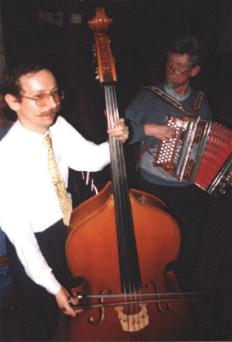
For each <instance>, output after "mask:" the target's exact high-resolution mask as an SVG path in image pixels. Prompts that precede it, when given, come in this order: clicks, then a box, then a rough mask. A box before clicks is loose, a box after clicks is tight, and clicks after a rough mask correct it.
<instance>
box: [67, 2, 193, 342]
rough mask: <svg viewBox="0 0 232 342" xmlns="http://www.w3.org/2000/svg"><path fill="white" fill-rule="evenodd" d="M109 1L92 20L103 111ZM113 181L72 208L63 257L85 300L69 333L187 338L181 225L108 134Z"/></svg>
mask: <svg viewBox="0 0 232 342" xmlns="http://www.w3.org/2000/svg"><path fill="white" fill-rule="evenodd" d="M111 21H112V20H111V18H109V17H108V16H107V15H106V13H105V10H104V8H102V7H100V8H97V11H96V16H95V17H94V18H93V19H92V20H90V21H89V25H90V27H91V28H92V30H93V32H94V37H95V44H96V53H97V58H98V73H99V78H100V82H101V83H102V84H103V86H104V94H105V104H106V117H107V123H108V126H109V127H112V125H113V124H114V122H115V120H116V119H117V118H118V117H119V113H118V108H117V99H116V90H115V84H116V81H117V77H116V68H115V63H114V57H113V54H112V51H111V48H110V39H109V37H108V36H107V34H106V31H107V29H108V27H109V25H110V24H111ZM109 145H110V153H111V172H112V181H111V182H109V183H107V185H106V186H105V187H104V188H103V190H102V191H100V193H99V194H97V195H95V196H93V197H91V198H90V199H88V200H87V201H85V202H83V203H82V204H80V205H79V206H78V207H76V208H75V209H74V210H73V213H72V217H71V221H70V227H69V234H68V239H67V242H66V257H67V262H68V266H69V268H70V271H71V273H72V275H73V276H82V277H83V278H84V279H86V282H85V283H84V285H83V289H82V290H83V294H81V295H80V296H79V298H80V304H81V307H82V308H83V312H81V313H80V314H79V315H78V316H77V317H75V318H73V319H72V320H71V322H70V326H69V340H71V341H94V340H98V341H111V340H114V341H125V340H131V341H136V340H139V341H145V340H147V341H148V340H152V341H154V340H159V341H160V340H179V339H182V340H183V339H188V333H189V322H190V320H189V317H190V316H189V308H188V303H187V302H186V300H185V299H184V298H183V296H182V295H181V293H180V289H179V285H178V282H177V279H176V277H175V274H174V272H173V271H172V270H171V268H170V267H169V265H170V264H171V262H173V261H175V260H176V258H177V256H178V253H179V248H180V231H179V227H178V225H177V223H176V221H175V220H174V219H173V218H172V217H171V216H170V215H169V214H168V212H167V210H166V207H165V204H164V203H163V202H162V201H161V200H160V199H158V198H156V197H155V196H153V195H150V194H147V193H144V192H142V191H139V190H136V189H131V190H129V189H128V185H127V177H126V166H125V160H124V155H123V145H122V143H121V142H120V141H118V140H115V139H114V138H113V137H110V138H109Z"/></svg>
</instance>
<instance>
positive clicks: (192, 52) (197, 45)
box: [167, 34, 204, 66]
mask: <svg viewBox="0 0 232 342" xmlns="http://www.w3.org/2000/svg"><path fill="white" fill-rule="evenodd" d="M170 53H179V54H185V53H186V54H188V55H189V57H190V60H191V63H192V65H193V66H195V65H202V64H203V58H204V46H203V44H202V43H201V42H200V41H198V39H197V38H196V37H195V36H193V35H189V34H188V35H184V36H182V37H179V38H177V39H175V40H174V41H172V43H171V44H170V45H169V47H168V49H167V54H168V55H169V54H170Z"/></svg>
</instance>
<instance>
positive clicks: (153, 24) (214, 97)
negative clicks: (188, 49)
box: [1, 0, 232, 142]
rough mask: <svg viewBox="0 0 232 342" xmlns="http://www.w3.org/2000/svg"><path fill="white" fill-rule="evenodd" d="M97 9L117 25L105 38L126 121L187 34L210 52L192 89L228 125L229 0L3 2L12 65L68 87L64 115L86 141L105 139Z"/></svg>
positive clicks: (230, 71)
mask: <svg viewBox="0 0 232 342" xmlns="http://www.w3.org/2000/svg"><path fill="white" fill-rule="evenodd" d="M98 6H104V7H105V9H106V13H107V14H108V15H109V16H110V17H111V18H112V19H113V24H112V25H111V27H110V28H109V30H108V32H107V33H108V34H109V35H110V37H111V39H112V50H113V53H114V56H115V59H116V66H117V76H118V83H117V93H118V106H119V109H120V112H121V114H122V115H123V110H124V108H125V107H126V105H127V104H128V103H129V101H130V100H131V98H132V96H133V95H134V94H135V93H136V91H137V90H138V88H139V87H140V86H141V85H142V84H144V83H145V82H149V80H150V79H151V78H152V77H159V76H160V74H161V71H162V65H163V63H164V49H165V46H166V44H167V43H168V41H169V40H170V39H172V37H173V36H174V35H177V34H179V33H183V32H190V33H193V34H195V35H197V36H198V37H199V38H200V39H201V40H202V41H203V43H204V44H205V47H206V63H205V66H204V69H203V71H202V73H201V75H200V76H199V77H198V78H197V79H196V80H194V85H195V86H196V87H198V88H200V89H201V90H203V91H206V93H207V96H208V98H209V101H210V103H211V106H212V107H213V110H214V116H215V119H216V120H219V121H220V120H224V122H227V123H228V124H230V121H231V109H230V97H231V84H232V67H231V54H230V46H228V45H227V41H229V39H227V38H228V37H227V36H229V35H230V34H231V31H230V29H231V27H229V26H228V25H229V24H227V21H228V22H230V21H231V19H230V18H229V19H228V18H227V17H226V16H228V15H230V14H231V13H232V11H231V12H230V10H231V9H230V7H231V5H230V0H221V1H212V0H176V1H174V0H108V1H106V0H105V1H100V0H82V1H81V0H30V1H29V0H20V1H18V0H2V2H1V7H2V21H3V34H4V43H5V55H6V64H7V67H11V66H12V65H13V64H15V63H18V62H21V61H25V60H37V61H39V62H45V63H47V64H49V66H50V67H51V68H52V69H54V71H55V72H56V74H57V76H58V77H59V79H60V80H61V83H62V87H63V88H64V89H65V101H64V110H63V112H64V113H63V115H64V116H66V117H67V118H68V119H69V121H70V122H71V123H72V124H73V125H74V126H76V127H77V128H78V129H79V130H80V131H81V132H82V133H83V134H84V135H85V136H86V137H87V138H90V139H92V140H95V141H96V142H99V141H101V140H102V139H104V138H105V134H104V132H105V125H104V115H102V113H103V110H104V103H103V101H104V98H103V91H102V89H101V87H100V86H99V84H98V82H97V81H95V70H94V69H95V64H94V58H93V53H92V44H93V34H92V32H91V30H90V28H89V27H88V24H87V21H88V19H90V18H92V16H93V15H94V14H95V9H96V7H98ZM73 17H74V18H79V21H78V23H74V22H73V19H71V18H73Z"/></svg>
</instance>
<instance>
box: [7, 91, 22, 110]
mask: <svg viewBox="0 0 232 342" xmlns="http://www.w3.org/2000/svg"><path fill="white" fill-rule="evenodd" d="M5 101H6V103H7V104H8V106H9V107H10V109H12V110H14V111H15V112H17V110H18V109H19V106H20V102H19V99H18V98H17V97H16V96H14V95H12V94H6V95H5Z"/></svg>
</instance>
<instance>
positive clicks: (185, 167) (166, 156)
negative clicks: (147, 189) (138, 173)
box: [154, 116, 232, 193]
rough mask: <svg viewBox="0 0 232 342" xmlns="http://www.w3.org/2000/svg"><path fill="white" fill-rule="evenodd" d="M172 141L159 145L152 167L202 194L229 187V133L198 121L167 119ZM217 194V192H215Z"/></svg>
mask: <svg viewBox="0 0 232 342" xmlns="http://www.w3.org/2000/svg"><path fill="white" fill-rule="evenodd" d="M167 125H168V126H169V127H171V128H173V129H175V131H176V136H175V138H174V139H171V140H169V141H161V142H160V144H159V146H158V150H157V154H156V157H155V159H154V165H155V166H160V167H162V168H163V169H165V170H166V171H169V172H170V173H171V174H172V175H174V176H175V177H176V178H177V179H179V180H180V181H181V180H190V181H192V182H193V183H194V184H196V185H197V186H199V187H200V188H202V189H203V190H205V191H207V192H209V193H213V192H214V191H215V190H216V189H217V190H218V188H220V189H221V191H220V192H223V191H224V190H223V189H225V187H226V186H227V185H228V184H230V185H231V184H232V130H231V129H229V128H227V127H225V126H223V125H221V124H219V123H217V122H212V121H203V120H200V118H199V117H179V118H178V117H174V116H168V119H167ZM215 192H216V191H215Z"/></svg>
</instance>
